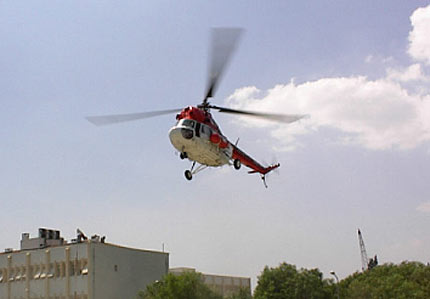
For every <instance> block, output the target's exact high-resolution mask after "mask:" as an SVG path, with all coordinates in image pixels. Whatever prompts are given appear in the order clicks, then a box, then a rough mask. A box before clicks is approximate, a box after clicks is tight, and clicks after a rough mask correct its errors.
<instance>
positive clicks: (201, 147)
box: [169, 107, 233, 166]
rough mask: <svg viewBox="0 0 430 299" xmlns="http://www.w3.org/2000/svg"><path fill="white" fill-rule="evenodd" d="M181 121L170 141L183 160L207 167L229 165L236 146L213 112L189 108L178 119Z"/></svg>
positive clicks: (175, 127) (177, 124)
mask: <svg viewBox="0 0 430 299" xmlns="http://www.w3.org/2000/svg"><path fill="white" fill-rule="evenodd" d="M176 119H177V120H178V122H177V123H176V125H175V126H174V127H172V128H171V129H170V131H169V138H170V142H171V143H172V145H173V146H174V147H175V149H176V150H177V151H178V152H180V153H181V157H187V158H189V159H190V160H192V161H196V162H198V163H200V164H202V165H207V166H222V165H225V164H229V163H230V161H231V160H232V157H233V146H232V144H231V143H230V142H229V141H228V140H227V138H225V137H224V136H223V135H222V134H221V132H220V130H219V127H218V125H217V124H216V123H215V121H214V120H213V119H212V116H211V114H210V113H209V112H207V111H205V110H203V109H199V108H197V107H187V108H185V109H183V110H182V111H181V113H179V114H178V115H177V116H176Z"/></svg>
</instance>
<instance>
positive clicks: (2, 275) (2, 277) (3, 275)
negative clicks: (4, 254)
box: [0, 269, 6, 283]
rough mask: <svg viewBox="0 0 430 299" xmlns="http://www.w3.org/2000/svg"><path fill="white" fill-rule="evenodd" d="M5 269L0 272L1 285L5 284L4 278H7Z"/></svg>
mask: <svg viewBox="0 0 430 299" xmlns="http://www.w3.org/2000/svg"><path fill="white" fill-rule="evenodd" d="M5 272H6V271H5V269H1V270H0V283H2V282H3V279H4V277H5V276H6V275H5Z"/></svg>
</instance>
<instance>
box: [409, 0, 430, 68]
mask: <svg viewBox="0 0 430 299" xmlns="http://www.w3.org/2000/svg"><path fill="white" fill-rule="evenodd" d="M410 19H411V24H412V27H413V28H412V31H411V32H409V50H408V52H409V55H411V56H412V57H413V58H414V59H416V60H418V61H424V62H425V63H427V64H430V6H427V7H422V8H418V9H417V10H415V11H414V13H413V14H412V16H411V18H410Z"/></svg>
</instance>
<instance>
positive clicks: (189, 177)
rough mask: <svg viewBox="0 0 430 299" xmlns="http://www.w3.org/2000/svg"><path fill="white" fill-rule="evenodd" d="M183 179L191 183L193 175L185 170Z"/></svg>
mask: <svg viewBox="0 0 430 299" xmlns="http://www.w3.org/2000/svg"><path fill="white" fill-rule="evenodd" d="M184 174H185V178H186V179H187V180H189V181H191V180H192V179H193V174H192V173H191V171H189V170H185V173H184Z"/></svg>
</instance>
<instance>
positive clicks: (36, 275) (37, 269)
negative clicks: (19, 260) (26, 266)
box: [34, 265, 42, 279]
mask: <svg viewBox="0 0 430 299" xmlns="http://www.w3.org/2000/svg"><path fill="white" fill-rule="evenodd" d="M41 270H42V269H41V268H40V266H39V265H35V266H34V272H35V273H36V274H34V279H39V278H40V274H41V273H40V272H41Z"/></svg>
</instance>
